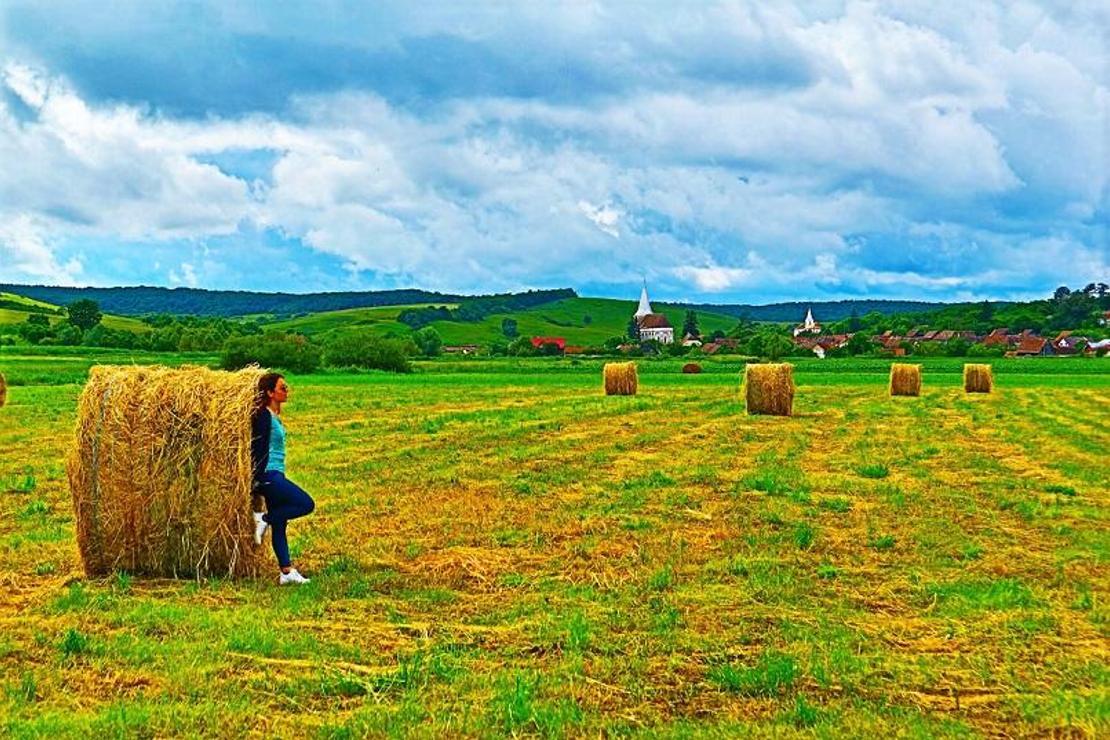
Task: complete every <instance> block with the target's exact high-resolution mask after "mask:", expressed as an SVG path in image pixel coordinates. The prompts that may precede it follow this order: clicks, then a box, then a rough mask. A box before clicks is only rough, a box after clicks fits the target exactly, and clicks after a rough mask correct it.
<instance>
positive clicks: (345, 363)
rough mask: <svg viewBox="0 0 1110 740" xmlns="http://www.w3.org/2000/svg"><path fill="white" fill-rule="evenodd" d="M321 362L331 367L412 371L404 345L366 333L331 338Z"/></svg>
mask: <svg viewBox="0 0 1110 740" xmlns="http://www.w3.org/2000/svg"><path fill="white" fill-rule="evenodd" d="M324 361H325V362H326V363H327V364H328V365H329V366H330V367H359V368H366V369H370V370H388V371H390V372H395V373H408V372H412V366H411V365H409V361H408V357H406V353H405V346H404V342H402V341H400V340H397V339H385V338H383V337H379V336H376V335H375V334H373V333H372V332H369V331H356V332H349V333H347V334H344V335H342V336H340V337H337V338H335V339H332V340H331V341H330V342H328V345H327V347H325V348H324Z"/></svg>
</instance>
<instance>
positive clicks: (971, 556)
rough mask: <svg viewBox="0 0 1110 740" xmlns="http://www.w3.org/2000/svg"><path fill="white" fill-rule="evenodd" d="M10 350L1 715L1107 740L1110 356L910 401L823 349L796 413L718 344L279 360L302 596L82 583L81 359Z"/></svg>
mask: <svg viewBox="0 0 1110 740" xmlns="http://www.w3.org/2000/svg"><path fill="white" fill-rule="evenodd" d="M20 356H21V357H24V359H22V360H19V361H18V362H17V361H16V360H15V359H14V357H15V356H0V371H3V372H5V373H6V374H8V373H10V374H18V373H19V372H25V373H26V376H25V377H24V378H23V379H22V381H21V382H20V383H19V384H17V385H13V387H12V388H10V393H9V405H8V406H6V407H4V408H2V409H0V733H2V734H8V735H12V736H15V737H46V736H49V737H56V736H87V735H89V734H93V733H96V734H100V735H104V736H117V735H122V736H133V735H153V736H164V735H177V734H193V735H197V734H203V735H219V736H240V735H244V736H245V735H266V736H279V737H287V736H294V735H296V736H302V737H315V736H320V737H357V736H364V735H367V734H371V735H384V734H397V735H416V736H427V737H440V736H444V735H471V736H499V735H511V734H520V735H532V734H539V735H580V734H581V735H586V734H588V735H598V734H608V735H629V736H645V737H646V736H658V735H665V736H681V737H702V736H707V737H708V736H724V735H736V734H747V735H757V736H783V735H791V734H799V735H808V734H817V735H821V736H844V735H853V736H864V735H866V736H873V735H878V734H879V733H883V734H887V735H892V736H893V735H910V736H966V735H999V734H1007V735H1028V734H1051V733H1059V734H1070V735H1074V736H1090V737H1095V736H1098V735H1103V736H1105V735H1106V734H1107V733H1108V732H1110V692H1108V688H1107V687H1108V686H1110V650H1108V648H1107V645H1108V644H1110V643H1108V637H1110V634H1108V632H1110V621H1108V618H1110V609H1108V605H1107V604H1108V597H1110V584H1108V580H1107V577H1106V573H1107V566H1108V560H1110V526H1108V523H1107V511H1108V510H1107V505H1108V498H1110V467H1108V464H1107V458H1108V455H1107V451H1108V450H1110V375H1107V374H1106V373H1103V372H1101V371H1098V372H1092V371H1091V368H1096V369H1098V370H1101V366H1094V365H1078V364H1076V365H1071V366H1068V365H1061V364H1051V363H1050V362H1049V363H1028V364H1025V365H1008V366H1006V368H1007V369H1006V370H1004V371H1003V370H1001V369H1000V370H999V372H998V375H997V380H998V385H997V392H996V393H995V394H992V395H990V396H979V397H968V396H965V395H964V394H963V392H962V390H960V389H959V387H958V374H957V371H955V366H953V368H947V366H946V365H942V364H938V365H936V367H934V368H933V371H934V372H930V371H929V370H928V369H927V372H926V375H925V394H924V396H923V397H922V398H917V399H912V398H900V399H890V398H888V397H887V396H886V390H885V386H884V382H885V374H884V373H883V372H882V367H881V366H879V365H875V366H872V365H871V364H869V363H868V362H866V361H863V362H856V363H852V362H848V361H846V362H844V363H843V364H842V365H841V366H839V367H837V366H836V365H829V364H826V365H818V364H807V363H802V364H800V366H799V372H798V380H799V384H800V387H799V391H798V396H797V398H796V404H795V412H796V416H795V417H793V418H790V419H779V418H761V417H747V416H746V415H744V413H743V406H742V403H741V402H740V400H739V396H738V393H737V383H736V374H735V370H736V368H735V367H731V368H730V367H728V366H727V365H723V364H722V365H719V366H717V365H714V366H712V367H710V368H707V369H708V370H710V371H709V372H706V373H705V374H703V375H699V376H682V375H680V374H677V373H676V372H671V371H667V370H666V368H667V367H668V366H667V365H665V364H659V365H653V366H646V367H645V368H644V372H643V374H642V375H641V385H640V388H641V392H640V395H639V396H636V397H632V398H605V397H603V396H601V395H600V373H599V371H597V369H596V367H593V366H590V365H588V364H587V365H585V366H584V365H583V364H579V365H570V364H569V363H568V364H565V365H558V364H554V363H552V362H551V361H548V364H546V365H541V364H538V363H536V364H532V363H524V364H522V365H512V364H510V361H503V362H504V363H505V364H502V365H498V364H497V363H492V364H489V365H486V366H481V365H473V364H471V365H462V364H459V365H450V364H446V363H439V364H432V365H429V366H426V367H422V368H421V370H422V372H420V373H418V374H416V375H413V376H407V377H393V376H385V375H379V374H366V375H318V376H311V377H304V378H297V377H293V378H291V379H290V380H291V384H292V386H293V397H292V401H291V404H290V405H289V406H288V407H287V411H286V420H287V426H288V428H289V433H290V450H289V474H290V477H291V478H293V479H294V480H296V481H298V482H299V483H301V484H302V485H303V486H304V487H305V488H307V489H308V490H309V491H310V492H312V493H313V495H314V496H315V498H316V500H317V504H318V508H317V511H316V513H315V514H314V515H313V516H312V517H310V518H309V519H307V520H303V521H299V522H295V523H294V524H292V525H290V532H291V539H292V542H293V545H294V554H295V557H296V558H297V559H298V560H299V562H300V564H301V565H302V569H303V570H304V571H306V572H307V573H308V574H309V575H311V576H312V577H313V583H312V584H311V585H310V586H307V587H304V588H301V589H297V590H282V589H278V588H277V587H276V586H274V585H273V584H272V583H270V582H257V583H251V582H247V583H243V582H228V581H208V582H204V583H199V584H198V583H193V582H177V581H150V580H142V579H133V578H131V577H129V576H127V575H125V574H119V575H117V576H116V577H113V578H109V579H103V580H87V579H85V578H84V577H83V575H82V573H81V568H80V563H79V562H78V559H77V551H76V545H75V543H74V534H73V521H72V513H71V508H70V504H69V499H68V492H67V490H66V483H65V474H64V467H63V458H64V455H65V453H66V450H67V448H68V445H69V444H70V438H71V435H72V426H73V420H74V419H73V413H74V406H75V400H76V396H77V394H78V392H79V390H80V386H79V385H78V384H77V382H76V380H79V378H80V374H81V370H80V369H77V368H75V367H72V366H71V365H73V364H74V363H77V364H78V365H79V366H80V367H81V368H84V367H86V365H84V364H83V363H81V362H80V358H69V359H70V360H71V361H72V362H68V361H66V360H65V359H64V358H44V357H41V356H22V355H20ZM163 359H164V358H163ZM55 360H57V361H58V364H57V365H56V366H55V368H56V369H57V370H58V371H59V373H60V374H59V375H56V376H51V377H55V378H59V379H60V380H59V382H57V384H46V383H49V382H54V381H51V380H50V379H49V378H47V377H45V376H46V375H49V372H48V371H49V368H46V369H44V368H43V365H44V364H46V365H49V363H51V362H54V361H55ZM19 362H23V363H25V364H24V365H18V363H19ZM17 365H18V367H17ZM463 369H468V370H471V372H454V371H453V370H463ZM1069 369H1072V370H1076V372H1068V370H1069ZM1078 370H1083V372H1078ZM67 373H68V374H67Z"/></svg>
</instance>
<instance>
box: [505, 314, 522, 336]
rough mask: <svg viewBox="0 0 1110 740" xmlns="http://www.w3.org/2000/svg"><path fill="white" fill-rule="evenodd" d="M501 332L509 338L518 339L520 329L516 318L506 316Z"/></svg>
mask: <svg viewBox="0 0 1110 740" xmlns="http://www.w3.org/2000/svg"><path fill="white" fill-rule="evenodd" d="M501 333H502V334H504V335H505V336H506V337H508V338H509V339H516V338H517V337H519V336H520V331H519V330H518V329H517V325H516V319H510V318H507V317H506V318H504V319H501Z"/></svg>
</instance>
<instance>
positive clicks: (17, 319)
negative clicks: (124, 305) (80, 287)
mask: <svg viewBox="0 0 1110 740" xmlns="http://www.w3.org/2000/svg"><path fill="white" fill-rule="evenodd" d="M33 314H38V315H43V316H46V317H47V320H48V321H49V322H50V323H51V324H54V325H57V324H58V323H59V322H62V321H65V316H66V312H65V309H63V308H61V307H60V306H55V305H52V304H50V303H46V302H44V301H40V300H36V299H33V298H28V297H26V296H21V295H16V294H14V293H6V292H4V291H0V326H10V325H12V324H22V323H24V322H25V321H27V317H28V316H31V315H33ZM101 323H102V324H103V325H104V326H105V327H106V328H108V329H119V330H122V331H131V332H145V331H150V327H149V326H147V325H146V324H144V323H143V322H142V321H140V320H138V319H133V318H128V317H126V316H117V315H113V314H109V313H106V314H104V317H103V318H102V319H101Z"/></svg>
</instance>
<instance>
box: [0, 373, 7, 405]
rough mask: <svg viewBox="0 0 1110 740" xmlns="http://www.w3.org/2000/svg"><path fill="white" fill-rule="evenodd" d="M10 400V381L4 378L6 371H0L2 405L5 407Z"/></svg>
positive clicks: (0, 402) (0, 398) (0, 400)
mask: <svg viewBox="0 0 1110 740" xmlns="http://www.w3.org/2000/svg"><path fill="white" fill-rule="evenodd" d="M7 402H8V381H7V380H5V379H4V373H0V407H3V405H4V404H5V403H7Z"/></svg>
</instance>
